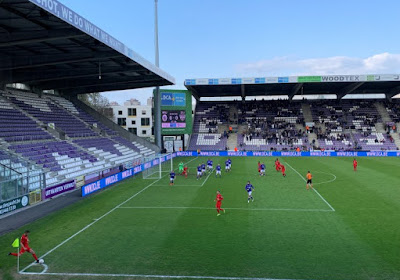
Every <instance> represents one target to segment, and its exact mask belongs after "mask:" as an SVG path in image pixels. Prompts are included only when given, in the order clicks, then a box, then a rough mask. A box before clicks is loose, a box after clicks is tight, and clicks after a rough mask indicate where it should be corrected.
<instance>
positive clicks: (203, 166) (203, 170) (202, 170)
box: [201, 163, 206, 175]
mask: <svg viewBox="0 0 400 280" xmlns="http://www.w3.org/2000/svg"><path fill="white" fill-rule="evenodd" d="M205 173H206V165H205V164H204V163H202V164H201V175H204V174H205Z"/></svg>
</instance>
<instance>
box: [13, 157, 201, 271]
mask: <svg viewBox="0 0 400 280" xmlns="http://www.w3.org/2000/svg"><path fill="white" fill-rule="evenodd" d="M196 159H197V157H195V158H193V159H191V160H190V161H188V162H187V163H190V162H192V161H194V160H196ZM166 176H168V174H166V175H164V176H162V177H161V178H160V179H157V180H156V181H154V182H153V183H151V184H149V185H147V186H146V187H144V188H143V189H141V190H140V191H138V192H137V193H135V194H134V195H132V196H131V197H129V198H128V199H126V200H125V201H123V202H121V203H120V204H118V205H117V206H115V207H114V208H112V209H111V210H110V211H108V212H106V213H105V214H103V215H102V216H100V217H99V218H97V219H96V220H94V221H93V222H91V223H90V224H88V225H87V226H85V227H84V228H82V229H81V230H79V231H78V232H76V233H74V234H73V235H71V236H70V237H68V238H67V239H65V240H64V241H63V242H61V243H60V244H58V245H57V246H55V247H54V248H53V249H50V250H49V251H47V252H46V253H45V254H43V255H42V256H41V257H40V258H44V257H45V256H47V255H48V254H50V253H51V252H53V251H54V250H56V249H58V248H59V247H61V246H62V245H64V244H65V243H67V242H68V241H70V240H71V239H72V238H74V237H75V236H77V235H78V234H80V233H82V232H83V231H85V230H87V229H88V228H90V227H91V226H92V225H94V224H95V223H97V222H98V221H100V220H101V219H103V218H104V217H106V216H108V215H109V214H110V213H112V212H113V211H114V210H116V209H118V207H120V206H122V205H124V204H125V203H127V202H128V201H130V200H131V199H133V198H134V197H136V196H137V195H139V194H141V193H142V192H144V191H145V190H147V189H148V188H150V187H151V186H152V185H154V184H155V183H157V182H158V181H160V180H161V179H162V178H164V177H166ZM35 263H36V262H33V263H31V264H29V265H28V266H26V267H25V268H24V269H22V270H21V271H19V273H24V271H25V270H27V269H28V268H30V267H31V266H32V265H34V264H35Z"/></svg>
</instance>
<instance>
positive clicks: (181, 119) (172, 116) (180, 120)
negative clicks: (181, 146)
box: [161, 111, 186, 128]
mask: <svg viewBox="0 0 400 280" xmlns="http://www.w3.org/2000/svg"><path fill="white" fill-rule="evenodd" d="M161 120H162V121H161V127H162V128H177V127H179V128H185V127H186V111H161Z"/></svg>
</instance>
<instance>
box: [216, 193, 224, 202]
mask: <svg viewBox="0 0 400 280" xmlns="http://www.w3.org/2000/svg"><path fill="white" fill-rule="evenodd" d="M223 199H224V198H223V197H222V195H221V194H217V197H216V198H215V200H216V201H217V203H218V202H221V201H222V200H223Z"/></svg>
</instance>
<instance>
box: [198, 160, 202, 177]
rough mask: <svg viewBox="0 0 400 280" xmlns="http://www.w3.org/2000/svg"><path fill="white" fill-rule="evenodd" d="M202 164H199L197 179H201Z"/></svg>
mask: <svg viewBox="0 0 400 280" xmlns="http://www.w3.org/2000/svg"><path fill="white" fill-rule="evenodd" d="M201 175H202V173H201V165H200V164H199V166H197V180H199V179H201Z"/></svg>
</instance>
